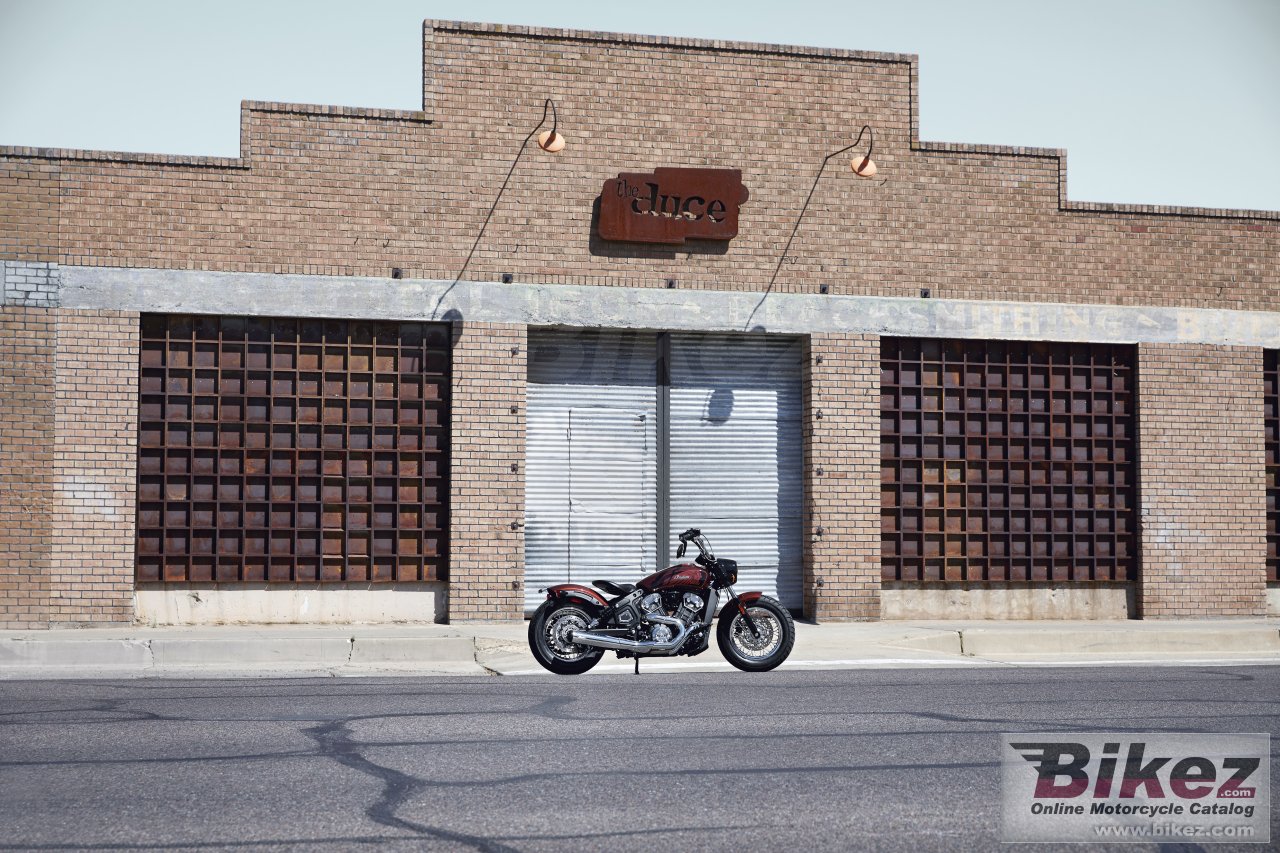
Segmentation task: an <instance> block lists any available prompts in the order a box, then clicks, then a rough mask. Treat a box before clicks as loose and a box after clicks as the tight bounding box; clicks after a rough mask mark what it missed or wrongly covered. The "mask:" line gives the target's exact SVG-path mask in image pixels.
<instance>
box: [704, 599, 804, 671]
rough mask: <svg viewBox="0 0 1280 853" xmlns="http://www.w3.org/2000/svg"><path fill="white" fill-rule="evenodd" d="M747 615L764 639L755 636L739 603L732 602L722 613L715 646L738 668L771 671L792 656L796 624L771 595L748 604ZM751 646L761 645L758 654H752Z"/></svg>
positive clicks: (717, 626) (717, 627)
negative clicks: (739, 607)
mask: <svg viewBox="0 0 1280 853" xmlns="http://www.w3.org/2000/svg"><path fill="white" fill-rule="evenodd" d="M747 613H749V614H750V615H751V618H752V619H753V620H755V623H756V627H757V628H758V629H759V630H760V632H761V636H760V637H758V638H757V637H755V636H754V635H752V633H751V629H750V628H749V627H748V626H747V623H746V621H745V620H744V619H743V618H742V614H741V613H739V612H738V606H737V604H736V603H734V602H732V601H731V602H729V603H728V604H726V605H725V606H724V609H723V610H721V611H720V621H719V623H718V624H717V625H716V644H717V645H718V646H720V653H721V654H722V655H724V659H725V660H727V661H728V662H729V663H731V664H733V665H734V666H736V667H737V668H738V669H741V670H743V671H744V672H768V671H769V670H771V669H773V668H774V667H776V666H777V665H778V664H780V663H782V662H783V661H784V660H786V659H787V658H788V657H789V656H790V655H791V648H792V647H793V646H794V645H795V644H796V623H795V622H793V621H792V619H791V614H790V613H788V612H787V610H786V608H784V607H783V606H782V605H781V604H779V603H778V602H777V601H775V600H774V599H772V598H769V597H768V596H763V595H762V596H760V598H758V599H756V600H755V601H753V602H751V603H750V604H748V605H747ZM735 633H736V634H737V636H736V637H735ZM752 646H759V648H758V649H757V650H756V651H757V652H758V653H757V654H753V653H752V648H751V647H752Z"/></svg>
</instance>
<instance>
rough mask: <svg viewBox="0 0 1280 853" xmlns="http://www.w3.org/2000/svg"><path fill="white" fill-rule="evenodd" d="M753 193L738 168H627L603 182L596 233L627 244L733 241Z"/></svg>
mask: <svg viewBox="0 0 1280 853" xmlns="http://www.w3.org/2000/svg"><path fill="white" fill-rule="evenodd" d="M749 195H750V193H748V192H747V188H746V187H745V186H743V185H742V172H741V170H739V169H667V168H660V169H654V170H653V171H652V172H623V173H621V174H619V175H618V177H616V178H611V179H610V180H607V181H605V182H604V189H603V190H601V192H600V222H599V226H598V233H599V234H600V238H601V239H602V240H621V241H625V242H628V243H683V242H684V241H685V240H732V239H733V238H734V237H736V236H737V235H738V206H739V205H741V204H743V203H744V202H746V200H747V198H748V196H749Z"/></svg>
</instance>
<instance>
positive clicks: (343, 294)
mask: <svg viewBox="0 0 1280 853" xmlns="http://www.w3.org/2000/svg"><path fill="white" fill-rule="evenodd" d="M61 272H62V293H61V304H62V305H63V306H65V307H68V308H109V309H115V310H124V311H141V312H163V313H192V314H247V315H264V316H288V317H358V318H367V319H387V320H467V321H471V322H484V323H517V324H523V325H528V326H570V327H584V328H590V327H595V328H632V329H668V330H687V331H709V332H733V331H739V332H741V331H754V332H769V333H777V334H811V333H854V334H857V333H873V334H880V335H901V336H908V337H941V338H993V339H1008V340H1052V341H1067V342H1070V341H1091V342H1095V343H1184V344H1187V343H1197V344H1216V345H1233V346H1255V347H1266V348H1280V312H1269V311H1234V310H1225V309H1209V308H1181V307H1140V306H1128V305H1083V304H1068V303H1061V304H1059V303H1044V302H996V301H984V300H951V299H910V298H901V297H883V296H819V295H816V294H798V293H772V294H768V295H767V296H766V295H765V294H762V293H759V292H732V291H713V290H664V289H656V288H630V287H608V286H590V285H570V284H522V283H516V284H499V283H496V282H485V281H460V282H457V283H454V282H450V281H436V280H420V279H405V280H391V279H385V278H367V277H343V276H319V275H276V274H271V273H231V272H209V271H196V270H161V269H122V268H114V267H75V266H67V267H62V268H61Z"/></svg>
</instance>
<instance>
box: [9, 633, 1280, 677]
mask: <svg viewBox="0 0 1280 853" xmlns="http://www.w3.org/2000/svg"><path fill="white" fill-rule="evenodd" d="M526 631H527V626H526V624H525V623H522V622H521V623H516V622H513V623H503V624H483V625H433V624H423V625H323V626H296V625H253V626H244V625H228V626H225V627H214V628H144V627H123V628H93V629H79V630H55V631H5V632H0V678H9V679H13V678H93V677H110V678H121V677H125V678H127V677H145V676H159V677H186V676H199V677H209V676H226V677H241V676H276V675H290V676H315V675H327V676H345V675H385V674H405V675H428V674H442V675H524V674H546V673H545V672H544V671H543V670H542V669H541V668H540V667H539V666H538V665H537V663H536V662H535V661H534V660H533V657H532V656H531V655H530V654H529V651H528V648H527V646H526ZM796 635H797V636H796V646H795V650H794V651H793V652H792V655H791V658H790V660H788V661H787V663H785V664H784V665H783V667H784V668H844V667H884V668H892V667H913V666H930V667H944V666H950V667H967V666H1033V665H1034V666H1044V665H1057V666H1064V665H1066V666H1073V665H1099V664H1153V663H1154V664H1256V663H1263V664H1267V663H1269V664H1280V620H1277V619H1247V620H1246V619H1233V620H1186V621H1168V620H1162V621H1154V622H1141V621H1118V622H1072V621H1040V622H1014V621H1002V622H996V621H992V622H981V621H948V622H942V621H940V622H855V623H831V624H823V625H814V624H810V623H806V622H798V623H797V624H796ZM631 668H632V662H631V661H630V660H618V659H617V658H616V657H615V656H614V655H612V654H608V653H606V655H605V657H604V659H603V660H602V661H601V663H600V664H599V665H598V666H597V667H596V668H595V669H594V670H592V671H593V672H626V671H630V670H631ZM640 668H641V671H642V672H646V671H655V672H670V671H708V670H721V669H723V670H728V669H730V668H731V667H730V666H729V664H728V663H726V662H725V661H724V659H723V657H721V655H720V653H719V651H718V650H717V649H716V647H715V643H714V642H713V643H712V644H711V648H710V649H709V650H708V651H707V652H705V653H703V654H702V655H700V656H698V657H696V658H646V659H644V660H643V661H642V662H641V665H640Z"/></svg>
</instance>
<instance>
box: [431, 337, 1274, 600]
mask: <svg viewBox="0 0 1280 853" xmlns="http://www.w3.org/2000/svg"><path fill="white" fill-rule="evenodd" d="M1135 358H1136V353H1135V348H1134V347H1132V346H1114V347H1113V346H1109V345H1092V344H1058V343H1045V342H1030V343H1029V342H1018V341H969V340H954V341H952V340H933V339H908V338H882V339H881V377H882V380H883V382H882V388H881V484H882V490H881V506H882V516H881V518H882V523H881V528H882V532H881V538H882V547H881V569H882V575H883V577H884V579H886V580H905V581H940V582H947V581H952V582H955V581H962V580H963V581H1026V580H1041V581H1052V582H1055V583H1078V582H1090V581H1116V580H1119V581H1130V580H1133V579H1134V578H1135V577H1136V557H1135V555H1136V552H1137V548H1136V543H1135V542H1134V541H1133V540H1134V536H1135V533H1134V528H1133V526H1132V525H1131V524H1130V523H1129V522H1128V519H1129V518H1130V517H1131V516H1132V512H1133V510H1134V508H1135V506H1136V502H1135V501H1136V490H1135V488H1134V486H1133V484H1134V483H1135V482H1136V478H1135V476H1134V473H1133V471H1132V466H1133V464H1134V461H1133V460H1134V459H1135V454H1134V444H1133V437H1134V435H1135V430H1134V428H1133V412H1134V410H1135V408H1134V404H1133V399H1132V398H1133V385H1134V383H1133V376H1134V362H1135ZM1268 364H1269V365H1271V367H1272V370H1273V371H1274V364H1275V362H1274V357H1273V358H1272V360H1271V361H1269V362H1268ZM1273 375H1274V374H1273ZM1272 382H1273V386H1274V379H1273V380H1272ZM1273 386H1272V387H1273ZM1275 453H1277V455H1280V450H1276V451H1275ZM428 488H429V487H428ZM1273 503H1280V497H1277V498H1275V499H1274V500H1273ZM921 510H923V514H921ZM1121 518H1123V519H1125V521H1124V523H1120V522H1119V519H1121ZM1274 524H1277V525H1280V522H1274ZM1275 549H1276V550H1278V551H1280V543H1277V544H1276V545H1275Z"/></svg>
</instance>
